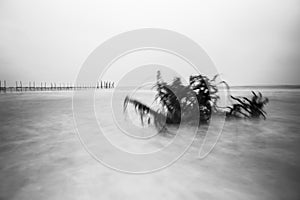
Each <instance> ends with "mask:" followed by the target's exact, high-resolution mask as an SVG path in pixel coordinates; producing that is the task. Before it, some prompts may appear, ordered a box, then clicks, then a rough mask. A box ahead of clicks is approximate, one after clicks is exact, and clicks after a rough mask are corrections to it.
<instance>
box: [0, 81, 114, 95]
mask: <svg viewBox="0 0 300 200" xmlns="http://www.w3.org/2000/svg"><path fill="white" fill-rule="evenodd" d="M114 87H115V83H114V82H113V81H99V82H97V83H96V85H94V84H76V85H75V84H72V83H55V82H50V83H47V82H41V83H40V84H36V82H35V81H29V82H28V84H26V85H25V84H24V83H23V82H22V81H16V82H15V85H14V86H8V84H7V82H6V80H0V93H6V92H28V91H67V90H83V89H112V88H114Z"/></svg>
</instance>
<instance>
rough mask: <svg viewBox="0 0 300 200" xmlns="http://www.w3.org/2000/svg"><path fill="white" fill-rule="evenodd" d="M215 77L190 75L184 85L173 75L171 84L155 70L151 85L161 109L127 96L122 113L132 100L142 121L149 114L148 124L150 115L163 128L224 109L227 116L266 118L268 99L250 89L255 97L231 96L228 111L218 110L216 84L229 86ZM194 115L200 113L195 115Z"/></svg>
mask: <svg viewBox="0 0 300 200" xmlns="http://www.w3.org/2000/svg"><path fill="white" fill-rule="evenodd" d="M217 77H218V75H216V76H214V77H213V78H212V79H209V78H208V77H206V76H203V75H196V76H190V79H189V84H188V85H187V86H185V85H183V84H182V82H181V80H180V78H175V79H174V80H173V82H172V83H171V84H168V83H166V82H164V81H163V80H162V78H161V74H160V72H159V71H158V72H157V77H156V78H157V82H156V84H155V86H154V88H156V90H157V94H156V96H155V100H154V101H157V102H158V103H159V105H160V109H158V110H153V109H151V108H150V107H148V106H147V105H145V104H143V103H142V102H140V101H138V100H134V99H131V98H129V97H128V96H127V97H126V98H125V100H124V112H125V110H126V108H127V105H128V103H131V104H132V105H133V106H134V107H135V110H136V112H138V113H139V115H140V117H141V123H142V124H143V123H144V122H143V121H144V120H143V119H144V118H145V117H148V123H151V122H150V118H149V116H150V115H151V116H152V117H153V119H154V124H155V126H156V127H159V128H163V129H165V125H164V124H180V122H183V121H184V122H185V123H189V122H193V120H194V119H199V123H208V122H209V120H210V118H211V115H212V113H213V112H214V113H221V112H222V113H224V112H226V116H227V117H231V118H232V117H234V118H259V117H260V116H262V117H263V118H266V116H265V114H266V113H265V111H264V110H263V107H264V105H265V104H267V103H268V98H263V97H262V94H261V93H260V92H259V93H258V95H257V94H256V93H254V92H252V93H253V95H254V96H253V97H252V99H251V100H250V99H248V98H246V97H233V96H231V98H232V99H233V100H235V101H236V103H234V104H233V105H232V106H228V107H227V109H228V111H226V110H224V109H220V107H218V105H217V102H218V99H219V98H220V97H219V95H218V85H220V84H223V85H224V86H225V87H226V88H227V90H228V91H229V86H228V85H227V83H226V82H224V81H221V82H219V83H216V79H217ZM195 111H196V112H195ZM196 114H200V116H195V115H196Z"/></svg>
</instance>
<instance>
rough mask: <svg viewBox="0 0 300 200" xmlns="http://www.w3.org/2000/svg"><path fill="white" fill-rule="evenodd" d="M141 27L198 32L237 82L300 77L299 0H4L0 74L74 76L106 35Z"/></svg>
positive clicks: (0, 3) (0, 4) (194, 35)
mask: <svg viewBox="0 0 300 200" xmlns="http://www.w3.org/2000/svg"><path fill="white" fill-rule="evenodd" d="M139 28H163V29H169V30H173V31H176V32H179V33H181V34H184V35H186V36H187V37H189V38H191V39H192V40H194V41H195V42H197V43H198V44H199V45H200V46H201V47H202V48H203V49H205V51H206V52H207V54H208V55H209V57H210V58H211V59H212V60H213V62H214V63H215V65H216V67H217V69H218V72H219V73H221V75H222V79H224V80H226V81H227V82H228V83H229V84H231V85H282V84H300V79H299V78H298V76H299V74H300V1H299V0H285V1H283V0H244V1H241V0H226V1H224V0H196V1H189V0H185V1H177V0H173V1H164V0H151V1H145V0H126V1H124V0H103V1H88V0H82V1H74V0H51V1H50V0H49V1H40V0H26V1H22V0H18V1H17V0H0V80H6V81H7V82H8V84H14V82H15V81H17V80H21V81H23V82H28V81H36V82H41V81H43V82H45V81H46V82H57V83H67V82H74V81H75V79H76V77H77V75H78V72H79V70H80V68H81V66H82V64H83V63H84V61H85V60H86V59H87V57H88V56H89V55H90V53H91V52H92V51H93V50H94V49H95V48H97V47H98V46H99V45H100V44H101V43H102V42H104V41H106V40H107V39H109V38H111V37H112V36H115V35H117V34H120V33H123V32H126V31H130V30H134V29H139ZM170 67H172V66H170ZM174 68H176V66H174ZM115 70H117V71H118V69H117V68H116V69H115ZM153 76H155V74H153ZM107 78H109V79H112V80H115V81H118V79H119V78H120V77H118V76H117V77H113V76H107Z"/></svg>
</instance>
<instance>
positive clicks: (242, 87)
mask: <svg viewBox="0 0 300 200" xmlns="http://www.w3.org/2000/svg"><path fill="white" fill-rule="evenodd" d="M230 88H232V89H239V88H241V89H245V88H261V89H300V85H244V86H230Z"/></svg>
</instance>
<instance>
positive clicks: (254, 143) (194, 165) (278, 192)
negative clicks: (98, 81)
mask: <svg viewBox="0 0 300 200" xmlns="http://www.w3.org/2000/svg"><path fill="white" fill-rule="evenodd" d="M256 90H257V88H256ZM260 91H261V92H262V93H263V95H264V96H266V97H268V98H269V100H270V102H269V104H267V106H266V107H265V110H266V112H267V113H268V114H267V119H266V120H263V119H261V120H229V121H226V123H225V125H224V127H223V131H222V134H221V137H220V139H219V141H218V143H217V145H216V146H215V148H214V149H213V151H212V152H211V153H210V154H209V155H208V156H207V157H206V158H205V159H199V158H197V153H198V151H199V144H200V143H201V140H202V139H203V137H201V136H198V137H196V142H194V143H193V144H192V145H191V147H190V148H189V149H188V151H187V152H186V153H185V154H184V155H183V157H181V158H180V159H179V160H178V161H177V162H175V163H174V164H172V165H170V166H168V167H166V168H164V169H162V170H159V171H157V172H153V173H146V174H140V175H137V174H128V173H122V172H118V171H116V170H113V169H110V168H108V167H106V166H104V165H102V164H101V163H100V162H98V161H97V160H95V159H94V158H93V157H92V156H91V155H90V154H89V153H88V152H87V151H86V150H85V148H84V147H83V145H82V143H81V142H80V140H79V138H78V134H77V132H76V126H77V124H76V123H75V122H74V119H73V112H72V92H71V91H66V92H64V91H57V92H50V91H49V92H24V93H7V94H0V103H1V107H0V113H1V116H0V138H1V139H0V178H1V182H0V199H23V200H26V199H28V200H29V199H30V200H35V199H49V200H50V199H51V200H53V199H113V200H117V199H122V200H127V199H128V200H129V199H130V200H133V199H156V200H157V199H164V200H167V199H170V200H176V199H178V200H179V199H190V200H193V199H195V200H196V199H230V200H232V199H239V200H241V199H247V200H249V199H270V200H276V199H295V200H296V199H300V192H299V189H298V187H299V185H300V156H299V152H300V135H299V130H300V124H299V122H300V90H299V89H287V88H272V89H261V90H260ZM112 92H113V90H105V91H104V90H103V91H101V90H100V91H96V97H97V100H96V109H97V108H99V110H97V111H96V114H97V116H98V118H102V119H105V122H104V126H105V127H104V130H105V134H106V135H108V136H111V137H112V138H113V140H114V141H116V142H117V143H119V144H120V145H121V146H122V145H123V146H124V148H126V145H128V143H127V140H126V139H124V140H123V139H122V138H124V136H120V137H119V136H118V135H117V134H116V132H115V131H114V128H112V127H113V126H114V120H113V119H110V118H109V117H107V116H108V115H109V112H110V109H109V108H110V106H111V104H110V101H109V99H110V96H111V93H112ZM232 94H233V95H242V96H250V95H251V89H249V88H247V89H236V90H233V91H232ZM140 98H141V99H140V100H141V101H142V102H146V103H149V102H151V101H150V100H151V99H150V98H149V95H148V94H145V95H144V96H143V95H141V96H140ZM122 100H123V99H119V101H120V102H121V101H122ZM120 115H123V113H120ZM106 117H107V118H106ZM88 119H89V118H88V117H87V118H86V120H87V121H88ZM127 120H128V119H127ZM87 123H88V122H87ZM151 130H152V129H151V127H150V128H149V129H148V130H147V131H150V132H151ZM186 131H188V129H186ZM181 137H184V136H181ZM167 141H168V138H167V137H164V136H158V137H157V138H155V139H154V141H151V142H147V144H143V145H146V146H147V148H148V147H149V150H151V148H152V147H153V148H156V147H158V146H161V145H163V144H164V142H167ZM143 145H140V146H134V145H130V147H128V148H129V149H130V150H132V151H139V150H140V148H142V147H143ZM108 153H109V152H108Z"/></svg>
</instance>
